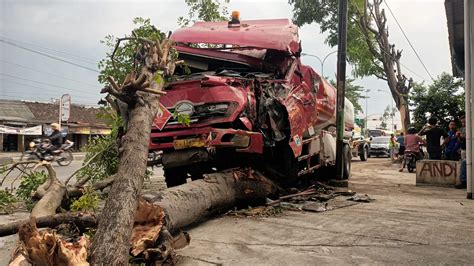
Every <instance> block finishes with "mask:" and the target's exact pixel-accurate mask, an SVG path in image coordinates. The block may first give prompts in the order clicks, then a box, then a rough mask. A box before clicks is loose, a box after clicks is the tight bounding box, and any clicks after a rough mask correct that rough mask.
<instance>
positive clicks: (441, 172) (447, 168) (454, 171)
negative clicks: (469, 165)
mask: <svg viewBox="0 0 474 266" xmlns="http://www.w3.org/2000/svg"><path fill="white" fill-rule="evenodd" d="M460 167H461V163H460V162H459V161H446V160H421V161H417V162H416V184H417V185H418V184H429V185H439V186H454V185H455V184H456V181H457V179H458V177H459V171H460Z"/></svg>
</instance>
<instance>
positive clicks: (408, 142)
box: [398, 127, 426, 172]
mask: <svg viewBox="0 0 474 266" xmlns="http://www.w3.org/2000/svg"><path fill="white" fill-rule="evenodd" d="M420 143H421V144H426V141H425V140H423V139H422V138H421V137H420V136H419V135H418V134H416V129H415V128H414V127H410V128H408V130H407V134H406V136H405V156H404V158H403V163H402V168H400V169H399V170H398V171H400V172H403V169H404V168H405V166H406V164H407V156H406V155H408V154H410V153H412V154H414V155H415V157H416V160H421V159H422V158H423V156H422V154H421V148H420Z"/></svg>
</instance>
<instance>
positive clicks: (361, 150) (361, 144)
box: [350, 134, 370, 161]
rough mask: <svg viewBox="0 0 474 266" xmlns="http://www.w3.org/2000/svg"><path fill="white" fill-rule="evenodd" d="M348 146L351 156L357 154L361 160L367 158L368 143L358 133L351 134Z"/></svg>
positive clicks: (368, 153) (368, 151) (368, 154)
mask: <svg viewBox="0 0 474 266" xmlns="http://www.w3.org/2000/svg"><path fill="white" fill-rule="evenodd" d="M350 146H351V153H352V157H357V156H359V157H360V160H361V161H367V158H368V157H369V156H370V144H369V142H367V141H366V139H365V138H364V137H363V136H361V135H360V134H353V135H352V138H351V141H350Z"/></svg>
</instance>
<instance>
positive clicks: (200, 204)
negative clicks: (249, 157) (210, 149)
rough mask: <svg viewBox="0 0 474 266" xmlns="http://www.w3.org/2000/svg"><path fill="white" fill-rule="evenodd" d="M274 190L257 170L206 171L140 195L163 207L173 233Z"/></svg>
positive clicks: (269, 193)
mask: <svg viewBox="0 0 474 266" xmlns="http://www.w3.org/2000/svg"><path fill="white" fill-rule="evenodd" d="M278 190H279V188H278V186H277V185H275V184H274V183H273V182H272V181H271V180H269V179H267V178H266V177H265V176H263V175H262V174H261V173H259V172H254V171H253V170H250V169H248V170H240V169H239V170H231V171H225V172H221V173H213V174H209V175H207V176H206V177H205V178H204V179H201V180H196V181H193V182H190V183H186V184H184V185H181V186H177V187H172V188H168V189H166V190H164V191H162V192H160V193H156V194H146V195H143V198H144V199H145V200H146V201H148V202H150V203H153V204H157V205H159V206H160V207H161V208H163V209H164V211H165V214H166V227H167V228H168V230H169V231H171V232H175V231H177V230H179V229H181V228H183V227H185V226H188V225H190V224H193V223H196V222H199V221H201V220H202V219H203V218H205V217H207V216H209V215H211V214H214V213H216V212H219V211H225V210H228V209H229V208H232V207H234V206H235V205H236V203H237V202H238V201H245V202H252V201H258V200H262V199H265V198H266V197H267V196H268V195H271V194H275V193H277V191H278Z"/></svg>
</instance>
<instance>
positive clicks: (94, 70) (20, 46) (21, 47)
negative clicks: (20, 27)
mask: <svg viewBox="0 0 474 266" xmlns="http://www.w3.org/2000/svg"><path fill="white" fill-rule="evenodd" d="M0 42H3V43H6V44H8V45H11V46H15V47H17V48H20V49H23V50H26V51H29V52H32V53H36V54H40V55H42V56H46V57H49V58H52V59H55V60H58V61H61V62H63V63H67V64H70V65H73V66H76V67H80V68H83V69H87V70H90V71H93V72H96V73H100V72H99V71H98V70H96V69H93V68H90V67H86V66H83V65H80V64H76V63H74V62H71V61H68V60H65V59H62V58H59V57H56V56H53V55H50V54H47V53H44V52H40V51H38V50H34V49H30V48H27V47H24V46H22V45H19V44H16V43H13V42H9V41H7V40H1V39H0Z"/></svg>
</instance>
